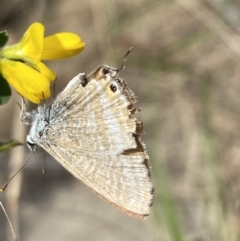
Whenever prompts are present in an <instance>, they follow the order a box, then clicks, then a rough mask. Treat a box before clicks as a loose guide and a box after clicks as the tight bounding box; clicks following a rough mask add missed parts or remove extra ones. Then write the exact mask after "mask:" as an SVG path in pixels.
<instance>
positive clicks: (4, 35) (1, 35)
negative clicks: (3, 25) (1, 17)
mask: <svg viewBox="0 0 240 241" xmlns="http://www.w3.org/2000/svg"><path fill="white" fill-rule="evenodd" d="M7 41H8V32H7V30H5V31H0V48H2V47H3V46H4V45H5V44H6V43H7Z"/></svg>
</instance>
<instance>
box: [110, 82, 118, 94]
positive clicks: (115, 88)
mask: <svg viewBox="0 0 240 241" xmlns="http://www.w3.org/2000/svg"><path fill="white" fill-rule="evenodd" d="M110 89H111V91H112V92H116V91H117V87H116V85H114V84H111V85H110Z"/></svg>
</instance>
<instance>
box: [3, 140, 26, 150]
mask: <svg viewBox="0 0 240 241" xmlns="http://www.w3.org/2000/svg"><path fill="white" fill-rule="evenodd" d="M19 145H23V144H22V143H21V142H19V141H15V140H11V141H7V142H0V152H4V151H7V150H9V149H11V148H13V147H15V146H19Z"/></svg>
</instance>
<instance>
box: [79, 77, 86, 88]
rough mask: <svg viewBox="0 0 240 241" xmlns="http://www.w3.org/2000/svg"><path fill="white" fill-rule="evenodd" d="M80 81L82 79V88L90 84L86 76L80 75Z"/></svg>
mask: <svg viewBox="0 0 240 241" xmlns="http://www.w3.org/2000/svg"><path fill="white" fill-rule="evenodd" d="M79 79H80V83H81V85H82V87H85V86H86V85H87V83H88V80H87V78H86V76H85V74H84V75H80V76H79Z"/></svg>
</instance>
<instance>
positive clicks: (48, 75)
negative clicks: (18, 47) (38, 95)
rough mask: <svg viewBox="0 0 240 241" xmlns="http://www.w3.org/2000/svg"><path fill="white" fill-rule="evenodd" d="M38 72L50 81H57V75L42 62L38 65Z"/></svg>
mask: <svg viewBox="0 0 240 241" xmlns="http://www.w3.org/2000/svg"><path fill="white" fill-rule="evenodd" d="M36 66H37V70H38V71H39V72H40V73H41V74H42V75H44V76H45V77H46V78H47V79H48V80H50V81H51V80H55V79H56V78H57V76H56V74H55V73H54V72H53V71H52V70H51V69H49V68H48V67H47V66H46V65H45V64H43V63H42V62H39V63H37V65H36Z"/></svg>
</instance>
